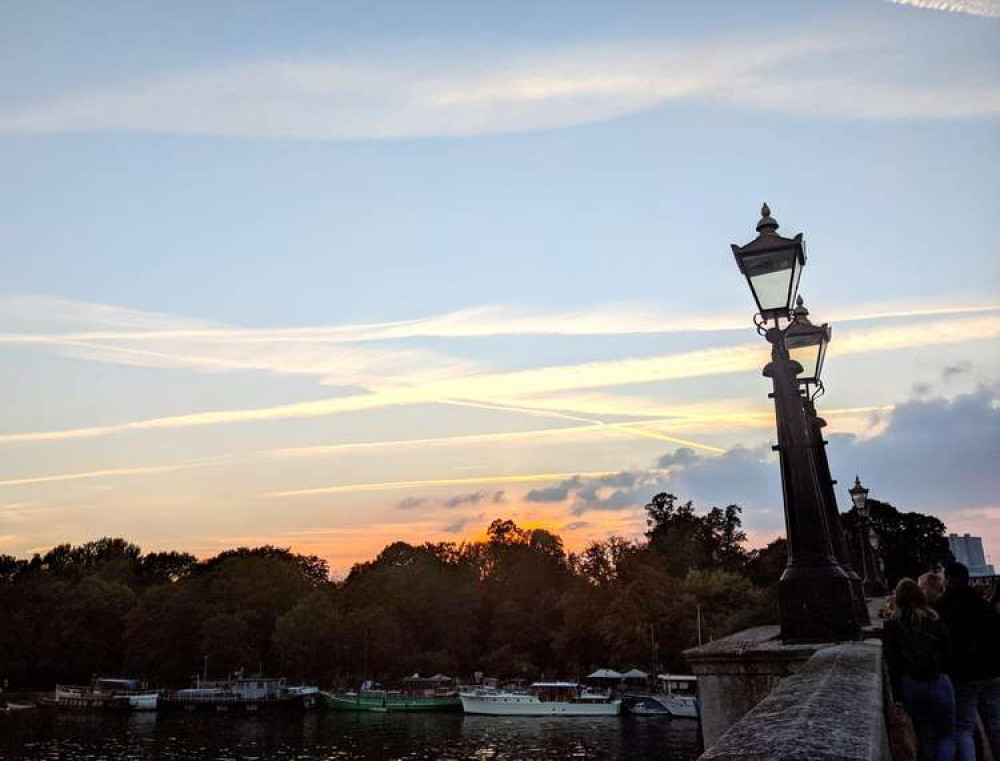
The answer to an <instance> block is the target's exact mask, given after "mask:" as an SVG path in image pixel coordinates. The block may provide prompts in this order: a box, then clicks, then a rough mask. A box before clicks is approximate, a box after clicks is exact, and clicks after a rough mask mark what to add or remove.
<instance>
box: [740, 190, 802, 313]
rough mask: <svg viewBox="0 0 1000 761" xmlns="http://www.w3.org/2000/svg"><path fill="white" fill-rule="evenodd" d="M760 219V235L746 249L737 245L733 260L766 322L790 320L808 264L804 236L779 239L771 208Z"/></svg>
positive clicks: (763, 210) (765, 210)
mask: <svg viewBox="0 0 1000 761" xmlns="http://www.w3.org/2000/svg"><path fill="white" fill-rule="evenodd" d="M760 217H761V219H760V222H758V223H757V232H758V233H759V235H758V236H757V237H756V238H755V239H754V240H752V241H751V242H750V243H748V244H747V245H745V246H735V245H734V246H733V247H732V249H733V256H735V257H736V264H737V265H739V268H740V272H742V273H743V276H744V277H746V279H747V283H748V284H749V285H750V292H751V293H752V294H753V298H754V301H756V302H757V309H758V310H759V311H760V315H761V317H762V318H763V319H764V321H765V322H766V321H767V320H771V319H777V318H778V317H784V318H785V319H788V315H789V313H790V312H791V310H792V305H793V304H794V303H795V295H796V294H797V293H798V290H799V278H800V277H801V276H802V268H803V267H804V266H805V263H806V250H805V241H803V240H802V233H799V234H798V235H796V236H795V237H794V238H783V237H782V236H780V235H778V233H777V232H776V230H777V229H778V223H777V222H776V221H775V219H774V218H773V217H772V216H771V210H770V209H769V208H768V206H767V204H764V206H763V207H762V208H761V210H760Z"/></svg>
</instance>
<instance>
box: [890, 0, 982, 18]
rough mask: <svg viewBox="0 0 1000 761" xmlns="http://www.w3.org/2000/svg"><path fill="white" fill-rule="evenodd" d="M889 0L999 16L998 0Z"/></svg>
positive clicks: (973, 13) (949, 11)
mask: <svg viewBox="0 0 1000 761" xmlns="http://www.w3.org/2000/svg"><path fill="white" fill-rule="evenodd" d="M889 2H891V3H894V4H895V5H910V6H913V7H914V8H926V9H927V10H932V11H947V12H948V13H967V14H969V15H970V16H985V17H987V18H1000V2H998V0H889Z"/></svg>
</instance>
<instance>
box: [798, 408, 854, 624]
mask: <svg viewBox="0 0 1000 761" xmlns="http://www.w3.org/2000/svg"><path fill="white" fill-rule="evenodd" d="M802 405H803V409H804V410H805V414H806V423H807V426H808V431H809V437H810V443H811V445H812V452H813V459H814V461H815V464H816V475H817V477H818V478H819V486H820V492H821V493H822V496H823V509H824V512H825V513H826V523H827V528H828V529H829V531H830V542H831V545H832V547H833V555H834V557H835V558H836V559H837V562H838V563H840V567H841V568H843V569H844V572H845V573H846V574H847V578H848V579H850V582H851V599H852V601H853V603H854V617H855V619H856V620H857V622H858V624H860V625H861V626H868V625H869V624H870V623H871V618H870V617H869V615H868V605H867V603H866V602H865V592H864V588H863V583H862V581H861V577H860V576H858V573H857V571H855V570H854V567H853V566H852V565H851V557H850V553H848V551H847V540H846V538H845V536H844V526H843V524H842V523H841V521H840V509H839V508H838V507H837V495H836V493H835V492H834V490H833V487H834V484H836V481H834V480H833V476H832V475H831V473H830V461H829V459H827V455H826V441H825V440H824V439H823V428H825V427H826V421H825V420H824V419H823V418H821V417H819V415H817V414H816V405H815V404H813V402H812V400H811V399H809V398H807V397H803V399H802Z"/></svg>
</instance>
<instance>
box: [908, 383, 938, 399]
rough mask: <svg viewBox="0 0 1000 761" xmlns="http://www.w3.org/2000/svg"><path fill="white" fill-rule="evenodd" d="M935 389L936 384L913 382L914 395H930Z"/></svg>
mask: <svg viewBox="0 0 1000 761" xmlns="http://www.w3.org/2000/svg"><path fill="white" fill-rule="evenodd" d="M933 390H934V386H933V385H931V384H930V383H914V384H913V395H914V396H918V397H919V396H928V395H929V394H930V393H931V391H933Z"/></svg>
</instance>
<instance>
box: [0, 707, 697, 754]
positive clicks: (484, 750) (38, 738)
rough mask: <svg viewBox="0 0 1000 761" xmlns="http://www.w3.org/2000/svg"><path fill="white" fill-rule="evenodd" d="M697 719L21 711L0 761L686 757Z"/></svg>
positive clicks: (10, 725)
mask: <svg viewBox="0 0 1000 761" xmlns="http://www.w3.org/2000/svg"><path fill="white" fill-rule="evenodd" d="M697 746H698V728H697V724H696V722H694V721H690V720H686V719H674V720H671V719H664V718H659V717H621V718H612V717H608V718H568V717H553V718H528V717H525V718H521V717H493V716H464V715H463V714H460V713H459V714H422V715H421V714H409V715H407V714H401V713H395V714H393V713H389V714H371V713H337V712H332V711H331V712H324V711H320V712H316V713H310V714H306V715H301V714H293V715H290V714H272V715H264V714H261V715H257V716H253V717H238V716H230V715H227V716H218V715H201V714H183V713H150V714H131V715H110V714H104V715H99V714H89V715H88V714H72V713H60V712H54V711H45V710H38V711H31V712H28V711H24V712H21V713H16V714H10V715H7V716H3V715H0V759H4V761H7V760H8V759H9V760H10V761H13V759H45V760H46V761H117V760H118V759H171V760H176V761H181V760H184V761H187V760H188V759H199V760H200V759H212V760H213V761H265V760H266V759H280V760H281V761H306V760H307V759H308V760H309V761H325V760H326V759H338V760H340V759H364V760H365V761H368V760H369V759H371V760H374V759H379V760H380V761H381V760H382V759H399V760H400V761H402V760H403V759H406V760H407V761H409V760H414V761H416V760H417V759H452V760H454V761H458V760H459V759H474V760H475V761H480V760H483V761H506V760H508V759H510V760H515V759H517V760H520V759H525V760H528V759H559V760H560V761H568V760H570V759H627V760H628V761H643V760H644V759H658V760H660V761H690V760H691V759H693V758H695V757H696V756H697V755H698V747H697Z"/></svg>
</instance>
